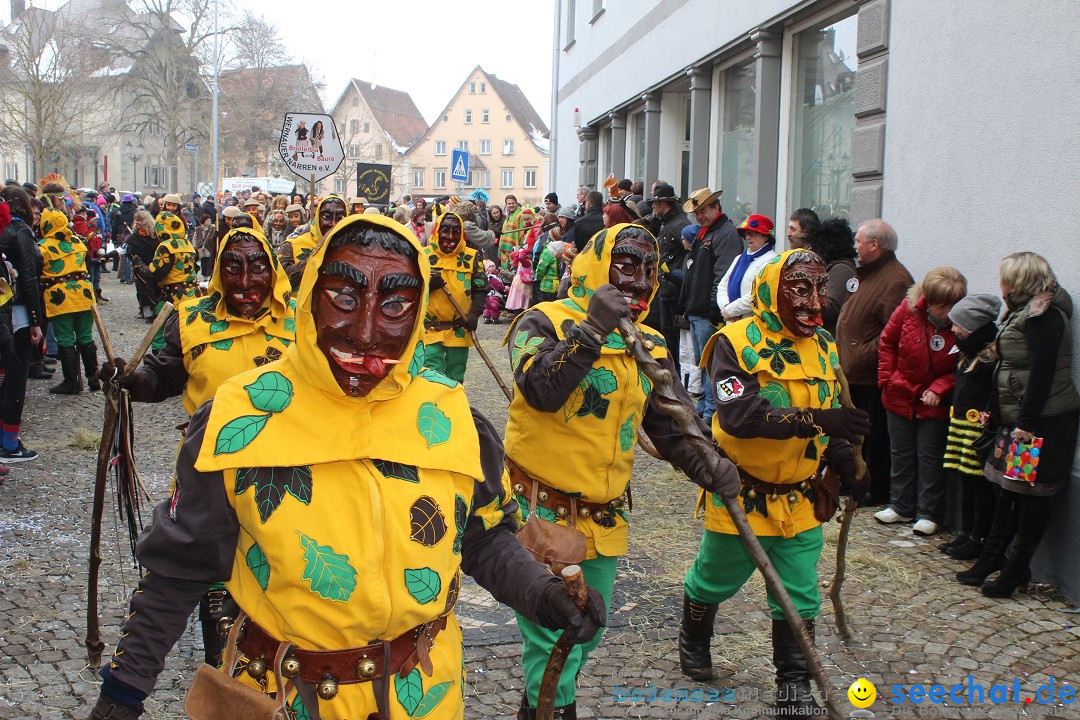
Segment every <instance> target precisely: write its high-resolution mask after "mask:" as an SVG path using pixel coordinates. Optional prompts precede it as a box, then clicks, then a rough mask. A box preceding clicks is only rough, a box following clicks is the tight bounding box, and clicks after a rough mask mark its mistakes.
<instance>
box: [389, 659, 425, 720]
mask: <svg viewBox="0 0 1080 720" xmlns="http://www.w3.org/2000/svg"><path fill="white" fill-rule="evenodd" d="M394 694H395V695H396V696H397V701H398V702H399V703H401V707H403V708H405V712H407V713H408V714H409V716H410V717H411V716H412V714H413V711H415V710H416V707H417V706H418V705H419V704H420V700H421V699H422V698H423V697H424V681H423V678H422V677H421V676H420V668H413V670H412V672H410V673H409V674H408V675H406V676H405V677H401V676H400V675H395V676H394Z"/></svg>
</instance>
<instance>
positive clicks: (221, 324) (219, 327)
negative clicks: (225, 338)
mask: <svg viewBox="0 0 1080 720" xmlns="http://www.w3.org/2000/svg"><path fill="white" fill-rule="evenodd" d="M228 329H229V321H228V320H215V321H214V322H212V323H210V334H211V335H213V334H214V333H219V332H224V331H225V330H228Z"/></svg>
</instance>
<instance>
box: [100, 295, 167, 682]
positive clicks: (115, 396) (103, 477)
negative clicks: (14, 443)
mask: <svg viewBox="0 0 1080 720" xmlns="http://www.w3.org/2000/svg"><path fill="white" fill-rule="evenodd" d="M92 310H93V313H94V322H95V323H96V324H97V329H98V335H100V336H101V344H102V346H103V347H104V348H105V353H106V355H107V356H108V358H107V359H108V361H109V362H114V361H115V360H116V355H115V354H114V353H113V349H112V343H111V342H110V341H109V334H108V332H106V330H105V323H104V322H103V321H102V319H101V315H100V313H99V312H98V309H97V306H94V307H93V308H92ZM172 311H173V306H172V303H170V302H166V303H165V304H164V305H162V306H161V310H160V311H159V312H158V316H157V318H156V319H155V320H154V323H153V324H152V325H151V326H150V329H149V330H147V331H146V336H145V337H143V339H142V340H141V341H140V342H139V345H138V346H137V347H136V348H135V352H134V354H132V356H131V360H130V361H129V362H128V364H127V366H125V367H124V373H123V375H122V376H121V377H123V376H124V375H128V374H130V373H132V372H134V371H135V368H137V367H138V366H139V363H140V362H141V361H142V358H143V356H144V355H146V351H147V350H149V349H150V344H151V343H152V342H153V341H154V337H156V336H157V334H158V331H160V330H161V328H163V327H164V326H165V321H166V320H168V319H169V315H170V314H171V313H172ZM119 392H120V383H119V378H116V381H114V382H113V383H111V385H108V386H106V392H105V421H104V423H103V424H102V428H101V440H100V441H99V442H98V454H97V472H96V474H95V476H94V506H93V513H92V515H91V520H90V568H89V573H88V578H87V592H86V640H85V641H84V644H85V645H86V652H87V661H88V663H89V665H90V667H91V668H97V667H100V666H101V652H102V650H104V649H105V643H104V642H102V641H101V630H100V627H99V621H98V573H99V571H100V569H101V519H102V515H104V513H105V485H106V483H107V482H108V477H109V462H110V461H111V460H112V458H111V457H110V456H111V455H112V440H113V434H114V433H115V432H116V425H117V422H118V419H119V414H120V403H119Z"/></svg>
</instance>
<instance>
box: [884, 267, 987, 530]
mask: <svg viewBox="0 0 1080 720" xmlns="http://www.w3.org/2000/svg"><path fill="white" fill-rule="evenodd" d="M965 295H967V280H966V279H965V278H964V276H963V275H961V274H960V271H959V270H957V269H956V268H951V267H938V268H934V269H933V270H931V271H929V272H928V273H926V277H925V278H923V281H922V282H921V283H918V284H916V285H913V286H912V287H911V289H910V290H909V291H908V294H907V297H906V298H904V299H903V300H901V301H900V305H899V306H898V307H897V308H896V310H895V311H894V312H893V314H892V317H890V318H889V322H888V324H886V325H885V330H884V331H883V332H882V333H881V342H880V344H879V345H878V387H879V388H881V402H882V404H883V405H884V406H885V411H886V417H887V419H888V427H889V443H890V448H891V453H892V476H891V477H890V478H889V494H890V501H889V506H888V507H887V508H885V509H884V510H881V511H880V512H878V513H875V515H874V517H875V518H877V520H878V521H879V522H883V523H897V522H911V521H912V520H913V519H915V520H916V521H917V522H916V523H915V526H914V527H913V528H912V530H913V531H914V532H915V534H916V535H933V534H934V533H936V532H937V531H938V526H939V525H940V524H941V523H942V521H943V520H944V518H945V471H944V468H943V466H942V463H943V460H944V456H945V439H946V435H947V431H948V426H949V420H948V418H949V404H950V403H949V397H950V395H951V394H952V390H953V387H954V386H955V385H956V375H955V371H956V360H957V354H956V347H955V346H956V335H954V334H953V330H952V321H951V320H949V311H950V310H952V307H953V305H955V304H956V303H957V302H958V301H959V300H960V299H961V298H963V297H964V296H965Z"/></svg>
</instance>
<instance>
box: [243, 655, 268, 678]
mask: <svg viewBox="0 0 1080 720" xmlns="http://www.w3.org/2000/svg"><path fill="white" fill-rule="evenodd" d="M247 673H248V675H250V676H251V677H253V678H255V679H256V680H259V679H261V678H262V677H263V676H264V675H266V661H265V660H263V659H262V658H261V657H260V658H255V659H254V660H252V661H250V662H249V663H248V666H247Z"/></svg>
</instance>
